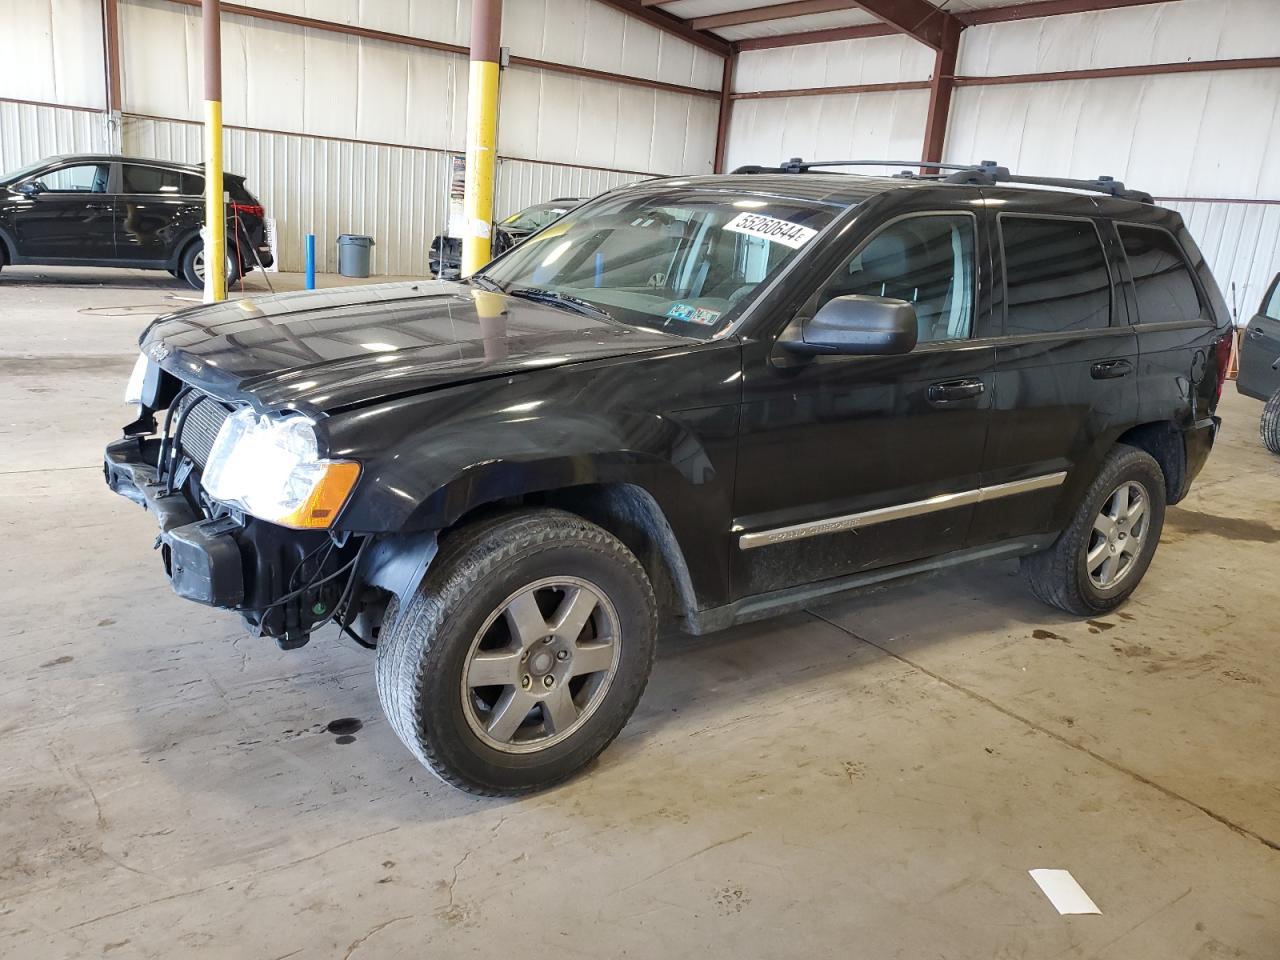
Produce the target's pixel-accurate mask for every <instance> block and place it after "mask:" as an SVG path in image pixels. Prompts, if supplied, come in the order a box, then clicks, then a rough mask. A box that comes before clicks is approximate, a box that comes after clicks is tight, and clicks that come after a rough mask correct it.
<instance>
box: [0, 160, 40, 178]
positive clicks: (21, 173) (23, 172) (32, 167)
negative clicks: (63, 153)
mask: <svg viewBox="0 0 1280 960" xmlns="http://www.w3.org/2000/svg"><path fill="white" fill-rule="evenodd" d="M48 162H49V160H48V158H47V157H46V158H45V159H44V160H37V161H36V162H35V163H28V164H27V165H26V166H25V167H18V169H16V170H10V171H8V172H7V173H0V183H13V182H14V181H15V180H21V179H23V178H24V177H29V176H31V174H33V173H35V172H36V171H37V170H39V169H40V168H41V167H43V166H45V165H46V164H47V163H48Z"/></svg>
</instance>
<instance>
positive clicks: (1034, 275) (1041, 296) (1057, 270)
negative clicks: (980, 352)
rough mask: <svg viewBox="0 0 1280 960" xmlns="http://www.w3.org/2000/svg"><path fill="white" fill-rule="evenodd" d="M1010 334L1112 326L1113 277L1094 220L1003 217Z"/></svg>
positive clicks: (1007, 319)
mask: <svg viewBox="0 0 1280 960" xmlns="http://www.w3.org/2000/svg"><path fill="white" fill-rule="evenodd" d="M1000 238H1001V242H1002V244H1003V246H1004V263H1005V281H1006V284H1007V292H1006V296H1005V303H1006V310H1007V313H1006V327H1007V329H1006V333H1009V334H1014V335H1016V334H1034V333H1060V332H1062V331H1073V330H1079V331H1084V330H1095V329H1100V328H1103V327H1107V326H1110V324H1111V274H1110V272H1109V271H1108V269H1107V260H1106V255H1105V254H1104V253H1103V250H1102V240H1101V238H1100V237H1099V236H1098V231H1097V228H1096V227H1094V225H1093V222H1092V221H1089V220H1048V219H1044V220H1042V219H1037V218H1035V217H1016V216H1007V215H1006V216H1002V217H1000Z"/></svg>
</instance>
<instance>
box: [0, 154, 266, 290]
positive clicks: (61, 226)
mask: <svg viewBox="0 0 1280 960" xmlns="http://www.w3.org/2000/svg"><path fill="white" fill-rule="evenodd" d="M223 181H224V183H225V185H226V192H227V194H228V195H229V201H228V203H227V265H226V269H227V278H228V282H232V281H234V280H237V279H239V278H240V277H241V276H243V275H244V274H246V273H248V272H249V271H250V270H252V269H253V268H254V267H256V266H257V265H258V264H259V263H261V265H262V266H264V267H269V266H271V263H272V258H271V250H270V248H269V247H268V245H267V238H266V228H265V223H264V221H263V216H264V211H263V208H262V204H261V203H259V202H258V200H257V199H256V198H255V197H254V196H253V194H251V193H250V192H249V191H248V190H247V189H246V188H245V185H244V177H240V176H236V175H235V174H226V175H224V178H223ZM203 225H204V170H203V168H201V167H198V166H189V165H186V164H180V163H169V162H167V161H163V160H147V159H143V158H139V157H120V156H111V155H105V154H79V155H75V156H62V157H49V158H48V159H45V160H41V161H40V162H39V163H34V164H31V165H30V166H27V167H23V168H22V169H20V170H14V171H11V172H9V173H5V174H2V175H0V267H3V266H4V265H5V264H6V263H12V264H14V265H25V264H35V265H40V266H72V267H74V266H87V267H130V268H133V269H144V270H168V271H169V272H170V273H171V274H173V275H174V276H175V277H180V278H182V279H185V280H186V281H187V283H189V284H191V286H193V287H197V288H199V287H201V286H203V285H204V249H203V247H202V245H201V243H200V228H201V226H203Z"/></svg>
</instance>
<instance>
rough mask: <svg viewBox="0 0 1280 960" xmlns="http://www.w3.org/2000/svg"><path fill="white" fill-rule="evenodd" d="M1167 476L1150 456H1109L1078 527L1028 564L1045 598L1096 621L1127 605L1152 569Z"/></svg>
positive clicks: (1121, 448) (1131, 450)
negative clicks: (1121, 605)
mask: <svg viewBox="0 0 1280 960" xmlns="http://www.w3.org/2000/svg"><path fill="white" fill-rule="evenodd" d="M1164 511H1165V478H1164V472H1163V471H1162V470H1161V469H1160V465H1159V464H1158V463H1156V461H1155V459H1154V458H1153V457H1152V456H1151V455H1150V454H1149V453H1147V452H1146V451H1144V450H1139V449H1137V448H1136V447H1130V446H1127V445H1124V444H1120V445H1118V446H1117V447H1116V448H1115V449H1114V450H1112V451H1111V453H1110V454H1108V456H1107V459H1106V460H1105V461H1104V462H1103V464H1102V469H1101V470H1099V471H1098V475H1097V477H1096V478H1094V481H1093V483H1092V484H1091V485H1090V487H1089V490H1088V492H1087V493H1086V494H1085V496H1084V498H1083V500H1081V502H1080V506H1079V507H1078V508H1077V510H1076V513H1075V516H1074V517H1073V518H1072V521H1071V524H1070V526H1068V527H1067V529H1066V530H1064V531H1063V532H1062V533H1061V535H1059V537H1058V539H1057V540H1056V541H1055V542H1054V544H1053V546H1052V547H1050V548H1049V549H1047V550H1043V551H1041V552H1040V553H1035V554H1032V555H1031V556H1027V557H1023V558H1022V573H1023V575H1024V576H1025V577H1026V579H1027V583H1028V585H1029V586H1030V587H1031V592H1032V593H1034V594H1035V595H1036V596H1037V597H1038V598H1039V599H1040V600H1042V601H1044V602H1045V603H1047V604H1049V605H1050V606H1054V607H1057V608H1058V609H1059V610H1065V611H1066V612H1067V613H1072V614H1076V615H1077V616H1082V617H1089V616H1096V615H1097V614H1100V613H1106V612H1108V611H1110V610H1114V609H1115V608H1116V607H1118V606H1120V604H1122V603H1123V602H1124V601H1125V600H1126V599H1128V597H1129V595H1130V594H1131V593H1133V591H1134V590H1135V589H1136V588H1137V586H1138V584H1139V583H1140V582H1141V581H1142V577H1143V575H1144V574H1146V572H1147V567H1149V566H1150V565H1151V558H1152V557H1153V556H1154V555H1155V552H1156V547H1157V546H1158V545H1159V542H1160V533H1161V531H1162V530H1163V529H1164Z"/></svg>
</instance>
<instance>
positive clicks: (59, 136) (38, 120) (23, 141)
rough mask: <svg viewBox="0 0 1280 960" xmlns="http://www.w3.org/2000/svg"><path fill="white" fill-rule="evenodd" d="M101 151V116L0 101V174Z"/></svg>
mask: <svg viewBox="0 0 1280 960" xmlns="http://www.w3.org/2000/svg"><path fill="white" fill-rule="evenodd" d="M105 149H107V117H106V114H104V113H99V112H97V111H94V110H72V109H69V108H66V107H46V106H41V105H38V104H34V103H15V102H13V101H11V100H0V171H4V170H13V169H15V168H17V167H21V166H23V165H25V164H28V163H31V162H33V161H35V160H39V159H40V158H41V157H48V156H52V155H54V154H59V153H92V152H95V151H100V150H105Z"/></svg>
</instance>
